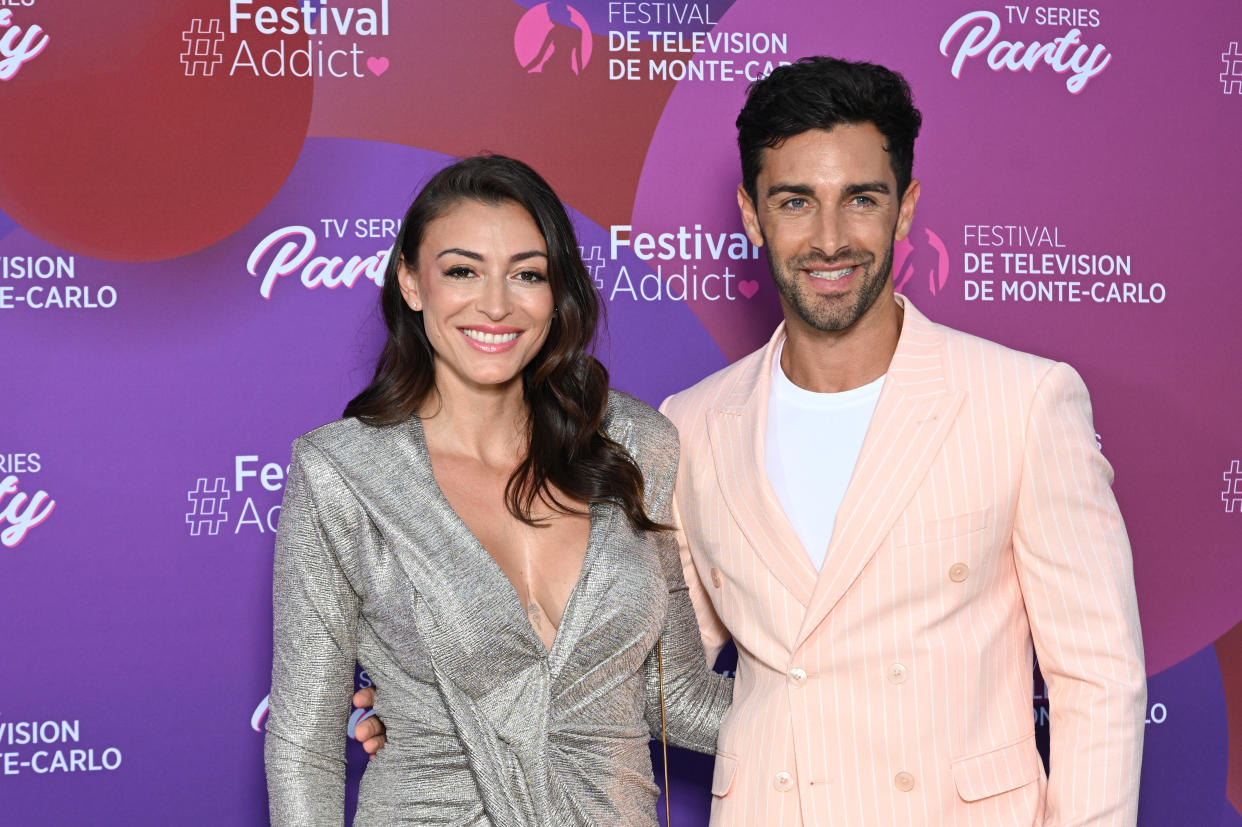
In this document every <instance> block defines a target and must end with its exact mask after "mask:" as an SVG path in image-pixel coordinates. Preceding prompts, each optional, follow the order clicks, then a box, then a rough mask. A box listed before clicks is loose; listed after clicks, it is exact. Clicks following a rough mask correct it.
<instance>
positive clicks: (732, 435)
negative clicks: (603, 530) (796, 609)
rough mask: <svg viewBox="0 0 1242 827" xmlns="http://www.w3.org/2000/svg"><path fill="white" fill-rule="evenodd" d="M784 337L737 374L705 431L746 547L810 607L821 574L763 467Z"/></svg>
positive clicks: (781, 330)
mask: <svg viewBox="0 0 1242 827" xmlns="http://www.w3.org/2000/svg"><path fill="white" fill-rule="evenodd" d="M784 336H785V326H784V324H782V325H781V326H780V327H778V328H777V329H776V332H775V333H774V334H773V335H772V338H771V339H770V340H769V341H768V344H767V347H765V348H764V350H763V351H762V353H761V355H760V358H758V359H755V360H754V365H753V369H751V370H747V371H746V372H744V373H742V374H741V375H740V376H738V378H737V380H736V382H735V384H734V386H733V388H732V390H731V392H730V395H729V397H728V398H727V399H726V400H725V402H724V404H723V405H721V406H720V407H717V408H714V409H712V410H709V411H708V412H707V433H708V439H709V442H710V443H711V449H712V459H713V460H714V462H715V466H716V479H717V480H718V482H719V485H720V490H721V492H722V494H723V495H724V500H725V504H726V505H727V506H728V508H729V511H730V512H732V514H733V518H734V520H736V522H737V524H738V527H739V528H741V531H742V534H743V535H744V536H745V538H746V541H747V543H749V544H750V547H751V549H752V550H753V551H754V553H755V555H756V556H758V557H759V559H760V560H762V561H763V563H764V565H766V566H767V567H768V569H769V570H771V572H772V574H773V575H774V576H775V577H776V579H777V580H779V581H780V582H781V584H782V585H783V586H784V587H785V588H786V589H787V590H788V591H789V592H790V594H792V595H793V597H794V598H795V599H796V600H797V601H798V602H799V603H801V604H802V605H803V606H806V605H807V604H809V603H810V601H811V594H812V589H813V587H814V584H815V578H816V576H817V572H816V571H815V567H814V566H812V565H811V561H810V558H808V557H807V554H806V550H805V549H803V547H802V543H801V541H800V540H799V539H798V535H797V533H796V532H795V531H794V529H793V526H791V525H790V524H789V519H788V518H787V517H786V516H785V512H784V511H783V510H782V509H781V506H780V502H779V501H778V500H777V498H776V492H775V491H773V489H772V485H771V483H770V482H769V481H768V475H767V472H766V470H765V467H764V462H765V460H764V449H763V441H764V434H765V429H766V428H767V418H768V393H769V391H770V385H771V369H772V356H773V354H774V352H775V350H776V345H777V344H778V343H779V342H780V341H781V340H782V339H784ZM743 553H745V552H743Z"/></svg>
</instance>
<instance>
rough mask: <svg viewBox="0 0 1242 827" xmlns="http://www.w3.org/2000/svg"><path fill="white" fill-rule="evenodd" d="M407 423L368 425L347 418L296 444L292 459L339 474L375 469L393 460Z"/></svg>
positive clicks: (303, 438)
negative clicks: (322, 464)
mask: <svg viewBox="0 0 1242 827" xmlns="http://www.w3.org/2000/svg"><path fill="white" fill-rule="evenodd" d="M408 429H409V423H408V422H402V423H399V424H396V425H380V426H376V425H368V424H366V423H365V422H363V421H362V420H360V419H358V418H357V417H352V416H349V417H345V418H343V419H338V420H336V421H334V422H329V423H328V424H326V425H320V426H319V427H318V428H315V429H314V430H312V431H308V432H306V433H305V434H302V435H301V436H300V437H298V438H297V439H295V440H294V441H293V457H294V459H295V460H300V461H301V462H302V463H303V464H311V465H314V464H317V463H318V462H325V461H326V462H327V463H329V464H331V465H333V466H335V467H336V468H337V469H338V470H344V469H355V468H357V469H363V468H368V467H374V466H375V464H376V461H377V460H378V459H380V458H382V457H386V456H390V455H391V453H392V447H393V445H394V443H396V442H398V441H399V440H401V439H403V438H404V437H405V435H406V434H407V432H408Z"/></svg>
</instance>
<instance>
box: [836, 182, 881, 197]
mask: <svg viewBox="0 0 1242 827" xmlns="http://www.w3.org/2000/svg"><path fill="white" fill-rule="evenodd" d="M864 192H878V193H881V194H882V195H888V194H889V192H890V190H889V188H888V184H887V183H885V182H884V181H868V182H866V183H865V184H850V185H849V186H848V187H846V188H845V194H846V195H858V194H860V193H864Z"/></svg>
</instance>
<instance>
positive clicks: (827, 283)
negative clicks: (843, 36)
mask: <svg viewBox="0 0 1242 827" xmlns="http://www.w3.org/2000/svg"><path fill="white" fill-rule="evenodd" d="M755 189H756V200H755V201H752V200H751V198H750V196H749V195H748V194H747V193H746V191H745V189H743V188H742V187H738V196H737V198H738V206H739V207H741V209H742V221H743V223H744V224H745V226H746V234H747V235H748V236H749V237H750V240H751V241H752V242H753V243H755V244H762V245H764V246H765V247H766V250H767V256H768V264H769V266H770V267H771V268H772V277H773V279H774V280H775V281H776V287H777V290H778V291H779V292H780V295H781V305H782V307H783V308H784V311H785V319H786V323H787V324H797V323H799V322H801V323H805V324H806V325H808V326H810V327H811V328H814V329H815V330H820V331H841V330H847V329H849V328H850V327H852V326H853V325H854V324H856V323H857V322H858V320H859V319H861V318H863V317H865V316H866V315H867V314H868V311H871V310H872V308H874V307H876V306H877V303H876V299H878V298H880V297H881V296H885V295H889V296H891V294H892V280H891V278H890V276H891V274H892V266H893V242H894V241H895V240H900V239H903V238H905V237H906V234H907V233H908V232H909V231H910V222H911V221H912V220H913V218H914V205H915V203H916V202H917V201H918V197H919V182H918V181H911V182H910V186H909V187H907V188H906V192H905V195H904V196H903V197H902V198H900V199H898V197H897V180H896V177H895V176H894V175H893V170H892V168H891V167H890V166H889V159H888V152H887V151H886V150H885V149H884V136H883V135H881V134H880V131H879V130H878V129H876V128H875V126H874V125H873V124H870V123H865V124H856V125H841V126H837V127H835V128H833V129H830V130H823V129H812V130H810V131H808V132H803V133H801V134H799V135H795V136H794V137H792V138H789V139H787V140H786V141H784V142H783V143H782V144H780V145H779V146H777V147H775V148H773V149H766V150H764V154H763V167H762V169H761V170H760V172H759V177H758V179H757V180H756V187H755ZM880 306H883V305H880Z"/></svg>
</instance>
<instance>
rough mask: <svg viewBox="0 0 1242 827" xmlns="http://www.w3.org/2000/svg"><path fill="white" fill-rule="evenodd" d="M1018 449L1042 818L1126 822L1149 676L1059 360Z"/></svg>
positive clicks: (1133, 798)
mask: <svg viewBox="0 0 1242 827" xmlns="http://www.w3.org/2000/svg"><path fill="white" fill-rule="evenodd" d="M1024 459H1025V467H1024V469H1023V474H1022V480H1021V488H1020V492H1019V496H1018V505H1017V512H1016V514H1015V520H1014V555H1015V560H1016V563H1017V573H1018V579H1019V582H1020V584H1021V587H1022V595H1023V599H1024V600H1025V602H1026V611H1027V615H1028V617H1029V619H1030V624H1031V634H1032V637H1033V638H1034V642H1035V653H1036V656H1037V657H1038V659H1039V665H1040V669H1041V671H1042V673H1043V676H1044V679H1045V680H1046V682H1047V685H1048V698H1049V707H1050V712H1051V761H1050V763H1051V767H1050V769H1051V775H1050V778H1049V784H1048V801H1047V811H1046V817H1045V821H1044V827H1087V825H1089V826H1090V827H1103V825H1118V827H1120V826H1121V825H1127V826H1128V825H1134V824H1135V822H1136V821H1137V818H1138V787H1139V770H1140V767H1141V763H1142V753H1143V723H1144V717H1145V711H1146V704H1147V682H1146V672H1145V668H1144V664H1143V640H1142V635H1141V633H1140V630H1139V618H1138V605H1137V601H1136V599H1135V593H1134V570H1133V561H1132V559H1131V555H1130V543H1129V540H1128V539H1127V537H1126V531H1125V525H1124V524H1123V523H1122V519H1121V514H1120V512H1119V511H1118V509H1117V502H1116V499H1115V498H1114V497H1113V492H1112V489H1111V487H1110V486H1111V483H1112V479H1113V470H1112V467H1111V466H1110V465H1109V464H1108V461H1107V460H1106V459H1104V456H1103V455H1102V454H1101V453H1100V451H1099V449H1098V448H1097V446H1096V442H1095V430H1094V427H1093V426H1092V423H1091V403H1090V400H1089V399H1088V396H1087V389H1086V387H1085V386H1084V385H1083V383H1082V380H1081V379H1080V378H1079V377H1078V374H1077V373H1075V372H1074V370H1073V369H1072V368H1070V367H1069V366H1068V365H1064V364H1057V365H1054V366H1053V367H1052V368H1051V369H1050V370H1049V371H1048V373H1047V374H1045V376H1044V377H1043V379H1042V380H1041V382H1040V385H1039V387H1038V388H1037V389H1036V392H1035V398H1034V400H1033V404H1032V406H1031V410H1030V414H1029V419H1028V422H1027V430H1026V435H1025V455H1024Z"/></svg>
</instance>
